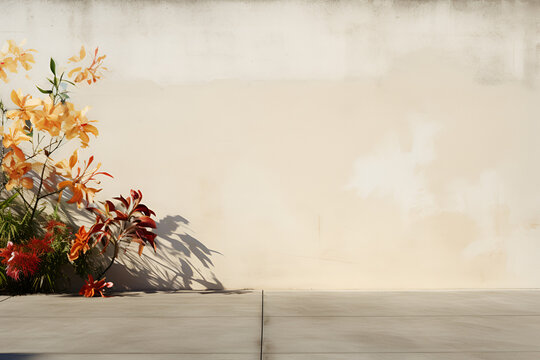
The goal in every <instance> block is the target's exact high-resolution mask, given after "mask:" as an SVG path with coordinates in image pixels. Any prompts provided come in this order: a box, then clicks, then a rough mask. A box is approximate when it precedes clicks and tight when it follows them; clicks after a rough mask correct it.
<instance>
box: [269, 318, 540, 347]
mask: <svg viewBox="0 0 540 360" xmlns="http://www.w3.org/2000/svg"><path fill="white" fill-rule="evenodd" d="M264 324H265V328H264V353H284V354H288V353H357V352H381V353H385V352H493V351H540V342H539V341H538V339H540V316H443V317H439V316H418V317H406V316H400V317H265V320H264Z"/></svg>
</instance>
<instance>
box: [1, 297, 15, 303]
mask: <svg viewBox="0 0 540 360" xmlns="http://www.w3.org/2000/svg"><path fill="white" fill-rule="evenodd" d="M12 297H13V296H8V297H7V298H5V299H2V300H0V302H4V301H6V300H9V299H11V298H12Z"/></svg>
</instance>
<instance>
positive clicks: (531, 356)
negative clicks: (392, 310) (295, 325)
mask: <svg viewBox="0 0 540 360" xmlns="http://www.w3.org/2000/svg"><path fill="white" fill-rule="evenodd" d="M263 359H264V360H538V359H540V353H538V352H526V353H524V352H497V353H454V354H445V353H393V354H381V353H367V354H366V353H354V354H331V353H326V354H266V355H264V357H263Z"/></svg>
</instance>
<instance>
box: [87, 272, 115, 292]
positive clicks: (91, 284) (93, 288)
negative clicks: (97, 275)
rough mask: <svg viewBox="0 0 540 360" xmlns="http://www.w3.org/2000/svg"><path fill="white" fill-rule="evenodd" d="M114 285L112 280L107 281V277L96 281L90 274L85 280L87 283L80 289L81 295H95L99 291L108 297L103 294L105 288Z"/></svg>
mask: <svg viewBox="0 0 540 360" xmlns="http://www.w3.org/2000/svg"><path fill="white" fill-rule="evenodd" d="M112 286H113V283H112V282H110V281H109V282H105V278H103V279H101V280H99V281H96V280H94V278H93V277H92V275H88V280H85V284H84V285H83V287H82V288H81V291H79V295H84V296H85V297H93V296H94V295H96V294H97V293H99V294H100V295H101V296H102V297H106V296H105V295H104V294H103V290H104V289H105V288H110V287H112Z"/></svg>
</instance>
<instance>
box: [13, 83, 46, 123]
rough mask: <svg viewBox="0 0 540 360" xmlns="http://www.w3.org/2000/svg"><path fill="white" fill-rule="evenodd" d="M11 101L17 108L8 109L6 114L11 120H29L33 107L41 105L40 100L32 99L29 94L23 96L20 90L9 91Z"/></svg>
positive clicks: (32, 113) (31, 116) (32, 114)
mask: <svg viewBox="0 0 540 360" xmlns="http://www.w3.org/2000/svg"><path fill="white" fill-rule="evenodd" d="M11 101H13V103H14V104H15V105H16V106H17V107H18V108H19V109H17V110H11V111H8V112H7V114H6V116H7V117H8V118H10V119H12V120H14V119H21V120H30V119H32V118H33V116H34V111H33V110H34V109H35V108H36V107H38V106H39V105H41V100H39V99H32V97H31V96H30V95H25V96H23V95H22V93H21V91H15V90H13V91H11Z"/></svg>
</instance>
